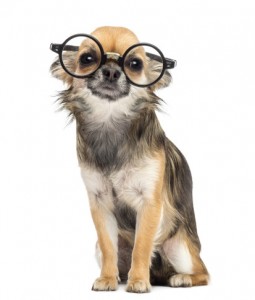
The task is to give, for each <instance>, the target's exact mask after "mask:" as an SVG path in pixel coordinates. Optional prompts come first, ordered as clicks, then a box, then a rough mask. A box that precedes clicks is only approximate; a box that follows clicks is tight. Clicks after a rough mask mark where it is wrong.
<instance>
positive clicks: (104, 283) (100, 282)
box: [92, 277, 118, 291]
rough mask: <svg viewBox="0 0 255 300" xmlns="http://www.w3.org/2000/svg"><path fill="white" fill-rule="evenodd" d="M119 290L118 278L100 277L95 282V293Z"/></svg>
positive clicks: (93, 288)
mask: <svg viewBox="0 0 255 300" xmlns="http://www.w3.org/2000/svg"><path fill="white" fill-rule="evenodd" d="M117 288H118V279H117V278H116V277H99V278H97V279H96V280H95V282H94V284H93V286H92V290H93V291H116V290H117Z"/></svg>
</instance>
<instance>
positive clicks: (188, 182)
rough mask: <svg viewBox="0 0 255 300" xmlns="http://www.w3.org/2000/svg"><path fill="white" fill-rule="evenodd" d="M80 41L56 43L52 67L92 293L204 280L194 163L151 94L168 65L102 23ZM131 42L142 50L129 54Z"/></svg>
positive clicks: (162, 83) (165, 80)
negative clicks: (87, 232)
mask: <svg viewBox="0 0 255 300" xmlns="http://www.w3.org/2000/svg"><path fill="white" fill-rule="evenodd" d="M81 38H82V37H81ZM84 39H85V42H81V44H80V45H78V46H73V45H69V44H68V42H66V43H65V46H63V45H62V46H60V45H57V44H54V45H53V44H52V46H51V49H52V50H53V51H55V52H57V53H60V52H61V51H62V56H61V57H60V56H59V57H58V58H57V59H56V60H55V61H54V62H53V64H52V65H51V73H52V75H53V76H54V77H56V78H58V79H60V80H62V81H63V82H64V83H65V84H66V85H67V89H66V90H64V91H62V92H60V94H59V101H60V103H61V105H62V107H63V108H65V109H67V110H68V111H69V113H70V114H71V115H72V117H73V118H74V119H75V120H76V125H77V155H78V161H79V166H80V169H81V176H82V178H83V181H84V183H85V186H86V190H87V193H88V199H89V204H90V210H91V215H92V218H93V221H94V224H95V228H96V231H97V237H98V242H97V246H96V251H97V257H98V259H99V264H100V266H101V274H100V277H99V278H98V279H96V280H95V282H94V284H93V287H92V289H93V290H95V291H109V290H110V291H113V290H116V289H117V287H118V281H123V282H125V281H127V288H126V290H127V291H128V292H135V293H145V292H149V291H150V289H151V285H166V286H171V287H191V286H198V285H207V284H208V282H209V274H208V271H207V269H206V266H205V264H204V263H203V261H202V260H201V258H200V250H201V246H200V241H199V237H198V234H197V228H196V221H195V214H194V209H193V200H192V177H191V173H190V169H189V166H188V164H187V161H186V159H185V158H184V156H183V155H182V153H181V152H180V151H179V150H178V149H177V147H176V146H175V145H174V144H173V143H172V142H171V141H170V140H169V139H168V138H167V137H166V136H165V133H164V131H163V129H162V128H161V126H160V123H159V121H158V118H157V116H156V113H155V111H156V110H157V108H158V106H159V105H160V100H161V99H159V98H158V97H157V96H156V94H155V91H156V90H157V89H160V88H162V87H166V86H168V85H169V84H170V82H171V75H170V73H169V72H168V71H167V69H165V67H166V65H165V62H164V63H163V60H162V62H161V66H160V67H159V66H158V65H159V62H158V61H157V58H156V56H155V55H154V56H153V55H152V54H151V55H150V54H148V53H146V52H145V51H144V50H143V47H145V46H146V45H147V44H144V45H142V44H141V46H139V41H138V39H137V37H136V35H135V34H134V33H133V32H131V31H130V30H129V29H127V28H122V27H100V28H98V29H96V30H95V31H94V32H92V34H91V35H90V36H86V37H85V36H84ZM93 39H94V40H93ZM88 40H89V41H88ZM93 43H95V45H94V44H93ZM92 44H93V45H92ZM98 44H99V45H98ZM100 45H101V46H102V47H101V46H100ZM133 45H138V46H137V47H140V48H139V49H138V48H136V46H135V47H134V48H135V49H136V50H137V51H133V52H132V47H133ZM148 45H150V44H148ZM68 49H69V50H71V52H70V53H68V51H65V50H68ZM127 49H131V50H129V54H130V53H131V52H132V53H131V54H132V55H131V56H130V55H129V58H127V55H126V52H127ZM150 49H152V48H150ZM155 49H156V47H155ZM138 50H139V51H138ZM100 51H101V53H100ZM102 51H103V52H102ZM63 52H65V53H63ZM158 52H159V53H161V52H160V51H159V50H158ZM105 53H106V54H105ZM102 55H103V56H104V59H103V58H102V57H101V56H102ZM146 55H148V56H149V57H152V59H148V57H147V56H146ZM160 55H161V54H160ZM98 56H100V59H99V58H98ZM123 57H124V61H123ZM118 62H121V63H118ZM162 65H164V68H163V67H162ZM125 68H126V69H125ZM76 70H78V71H76ZM162 70H163V71H162ZM157 72H158V73H157ZM160 72H161V73H160ZM159 73H160V74H159ZM152 74H154V75H153V76H154V77H153V78H152V79H148V78H149V77H150V76H152ZM155 74H156V75H155ZM132 76H133V77H132ZM155 78H157V82H155V83H154V82H153V80H154V79H155ZM151 82H152V83H153V84H148V83H151Z"/></svg>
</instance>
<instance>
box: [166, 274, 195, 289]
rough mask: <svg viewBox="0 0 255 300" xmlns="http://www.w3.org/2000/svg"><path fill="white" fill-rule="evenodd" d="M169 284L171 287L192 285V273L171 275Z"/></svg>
mask: <svg viewBox="0 0 255 300" xmlns="http://www.w3.org/2000/svg"><path fill="white" fill-rule="evenodd" d="M169 285H170V286H171V287H191V286H192V279H191V277H190V275H186V274H176V275H173V276H172V277H170V279H169Z"/></svg>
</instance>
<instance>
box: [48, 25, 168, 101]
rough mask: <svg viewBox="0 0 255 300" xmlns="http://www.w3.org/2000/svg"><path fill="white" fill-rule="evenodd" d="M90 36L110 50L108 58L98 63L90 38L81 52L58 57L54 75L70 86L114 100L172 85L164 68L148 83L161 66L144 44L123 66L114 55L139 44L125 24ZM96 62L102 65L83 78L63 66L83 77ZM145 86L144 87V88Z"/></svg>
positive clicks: (82, 46)
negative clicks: (72, 73)
mask: <svg viewBox="0 0 255 300" xmlns="http://www.w3.org/2000/svg"><path fill="white" fill-rule="evenodd" d="M91 35H92V36H93V37H95V38H96V39H97V41H99V43H100V44H101V45H102V49H103V52H104V53H108V56H107V59H105V61H104V62H103V63H99V62H98V56H99V55H100V53H98V52H99V51H98V49H95V46H94V44H93V43H91V40H88V39H85V40H84V41H82V42H81V44H80V45H79V47H78V48H79V49H78V51H73V52H72V51H70V52H69V53H68V52H66V53H64V54H63V55H62V64H61V63H60V60H59V58H57V59H56V60H55V62H54V63H53V64H52V66H51V72H52V74H53V76H54V77H56V78H58V79H61V80H62V81H63V82H64V83H66V84H67V85H68V87H72V88H73V89H78V88H79V89H83V90H84V91H86V92H88V93H89V94H92V95H94V96H96V97H97V98H100V99H105V100H108V101H115V100H118V99H121V98H124V97H126V96H129V95H130V94H133V95H134V94H135V93H139V90H141V89H143V90H144V91H146V92H148V91H150V92H152V91H154V90H156V89H159V88H161V87H165V86H168V85H169V83H170V81H171V76H170V73H169V72H168V71H164V74H162V76H161V78H160V80H159V81H157V82H156V83H155V84H152V85H150V86H146V84H147V83H148V82H152V81H153V78H154V77H155V78H156V77H157V76H158V74H159V73H160V72H161V71H162V69H161V68H160V67H159V62H158V61H157V60H155V59H148V57H147V52H146V51H145V50H143V47H138V48H135V51H133V52H132V51H130V52H129V56H128V58H126V60H125V61H124V62H123V63H122V65H120V63H118V61H117V60H116V59H114V58H113V57H111V54H113V56H114V55H116V54H117V55H119V57H123V55H125V53H126V50H127V49H129V48H130V47H132V46H133V45H135V44H137V43H139V41H138V39H137V37H136V35H135V34H134V33H133V32H131V31H130V30H128V29H126V28H122V27H100V28H98V29H96V30H95V31H94V32H92V34H91ZM100 62H101V58H100ZM93 63H94V64H98V66H99V65H100V66H99V67H98V68H96V69H95V72H92V74H91V75H89V76H86V77H83V78H77V77H74V76H72V75H70V74H69V73H67V72H66V71H65V70H64V69H63V67H62V65H63V64H64V65H65V66H68V68H69V70H72V71H73V72H75V73H76V74H79V75H80V77H82V76H83V75H84V74H85V73H84V72H86V71H87V70H89V68H91V67H93ZM134 82H135V84H134ZM143 85H144V87H141V86H143ZM137 86H138V87H137Z"/></svg>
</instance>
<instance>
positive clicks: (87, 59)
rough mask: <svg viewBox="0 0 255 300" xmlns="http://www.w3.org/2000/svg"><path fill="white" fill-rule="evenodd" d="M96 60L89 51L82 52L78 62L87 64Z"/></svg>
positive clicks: (83, 64)
mask: <svg viewBox="0 0 255 300" xmlns="http://www.w3.org/2000/svg"><path fill="white" fill-rule="evenodd" d="M95 62H96V58H95V57H94V56H93V55H92V54H91V53H83V54H82V55H81V56H80V64H81V65H82V66H89V65H91V64H93V63H95Z"/></svg>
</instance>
